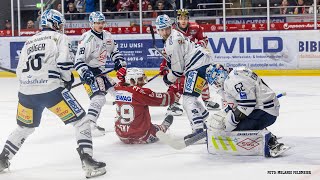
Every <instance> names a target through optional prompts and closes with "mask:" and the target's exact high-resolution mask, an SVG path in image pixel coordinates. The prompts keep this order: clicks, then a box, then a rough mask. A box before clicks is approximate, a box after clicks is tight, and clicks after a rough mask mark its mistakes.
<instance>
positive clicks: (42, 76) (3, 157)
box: [0, 10, 106, 177]
mask: <svg viewBox="0 0 320 180" xmlns="http://www.w3.org/2000/svg"><path fill="white" fill-rule="evenodd" d="M64 22H65V20H64V18H63V16H62V14H61V13H60V12H58V11H56V10H46V11H45V12H44V13H43V14H42V16H41V22H40V24H41V27H42V31H41V32H39V33H37V34H36V35H34V36H32V37H31V38H29V39H28V40H27V41H26V42H25V44H24V47H23V48H22V51H21V55H20V59H19V64H18V67H17V71H16V72H17V76H18V78H19V82H20V86H19V94H18V98H19V103H18V108H17V124H18V127H17V128H16V129H15V130H14V131H13V132H12V133H11V134H10V135H9V137H8V140H7V141H6V144H5V146H4V149H3V151H2V153H1V154H0V172H1V171H3V170H4V169H6V168H9V166H10V163H9V160H11V159H12V158H13V156H14V155H15V154H16V153H17V152H18V150H19V149H20V148H21V146H22V144H23V142H24V141H25V140H26V138H27V137H28V136H29V135H31V134H32V133H33V132H34V131H35V128H36V127H38V126H39V124H40V121H41V117H42V112H43V110H44V108H47V109H49V110H50V111H51V112H53V113H54V114H56V115H57V116H59V118H60V119H61V120H62V121H63V122H64V123H65V124H72V125H73V126H74V127H75V130H76V140H77V143H78V148H77V151H78V153H79V155H80V159H81V162H82V167H83V169H84V170H85V171H86V173H87V174H86V176H87V177H92V176H99V175H102V174H105V173H106V170H105V166H106V164H105V163H103V162H98V161H95V160H94V159H93V158H92V138H91V130H90V122H89V119H88V116H87V115H86V113H85V111H84V109H83V108H82V107H81V106H80V104H79V103H78V101H77V100H76V99H75V98H74V97H73V95H72V94H71V92H70V91H69V90H70V88H71V85H72V83H73V81H74V78H73V75H72V72H71V70H70V69H71V68H72V67H73V60H74V59H73V56H72V53H71V49H69V47H70V43H69V40H68V38H67V36H66V35H64V34H61V33H59V32H57V31H59V30H61V28H62V26H63V24H64Z"/></svg>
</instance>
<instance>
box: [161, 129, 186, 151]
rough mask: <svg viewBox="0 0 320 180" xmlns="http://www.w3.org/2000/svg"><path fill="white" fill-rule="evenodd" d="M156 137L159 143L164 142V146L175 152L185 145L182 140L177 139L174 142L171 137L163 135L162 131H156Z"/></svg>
mask: <svg viewBox="0 0 320 180" xmlns="http://www.w3.org/2000/svg"><path fill="white" fill-rule="evenodd" d="M156 136H157V137H158V138H159V140H160V141H161V142H164V143H165V144H167V145H169V146H171V147H172V148H174V149H176V150H181V149H184V148H185V147H187V146H186V143H185V142H184V139H177V140H174V139H172V137H171V136H170V135H168V134H165V133H164V132H162V131H158V132H157V133H156Z"/></svg>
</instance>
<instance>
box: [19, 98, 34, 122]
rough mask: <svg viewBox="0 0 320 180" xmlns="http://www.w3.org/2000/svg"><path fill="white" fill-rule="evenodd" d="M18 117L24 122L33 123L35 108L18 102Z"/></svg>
mask: <svg viewBox="0 0 320 180" xmlns="http://www.w3.org/2000/svg"><path fill="white" fill-rule="evenodd" d="M17 119H18V120H19V121H21V122H23V123H24V124H32V123H33V110H32V109H29V108H26V107H24V106H22V105H21V104H20V103H19V104H18V112H17Z"/></svg>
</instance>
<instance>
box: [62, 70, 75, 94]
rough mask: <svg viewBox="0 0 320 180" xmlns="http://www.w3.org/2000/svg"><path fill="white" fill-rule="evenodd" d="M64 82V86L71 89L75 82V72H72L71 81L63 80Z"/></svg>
mask: <svg viewBox="0 0 320 180" xmlns="http://www.w3.org/2000/svg"><path fill="white" fill-rule="evenodd" d="M63 83H64V87H65V88H66V89H68V90H69V91H70V90H71V87H72V84H73V83H74V76H73V73H71V80H70V81H63Z"/></svg>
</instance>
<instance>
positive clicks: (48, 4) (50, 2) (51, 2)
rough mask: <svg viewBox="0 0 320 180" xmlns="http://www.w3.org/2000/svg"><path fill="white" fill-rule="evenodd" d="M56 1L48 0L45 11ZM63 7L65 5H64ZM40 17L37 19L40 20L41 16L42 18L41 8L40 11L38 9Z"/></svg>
mask: <svg viewBox="0 0 320 180" xmlns="http://www.w3.org/2000/svg"><path fill="white" fill-rule="evenodd" d="M55 2H56V0H49V1H48V2H47V4H46V5H45V9H43V12H44V11H45V10H47V9H49V8H51V6H52V5H53V4H54V3H55ZM41 6H42V4H41ZM62 8H63V7H62ZM38 15H39V16H38V17H37V21H39V20H40V18H41V15H42V14H41V9H40V11H38Z"/></svg>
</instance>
